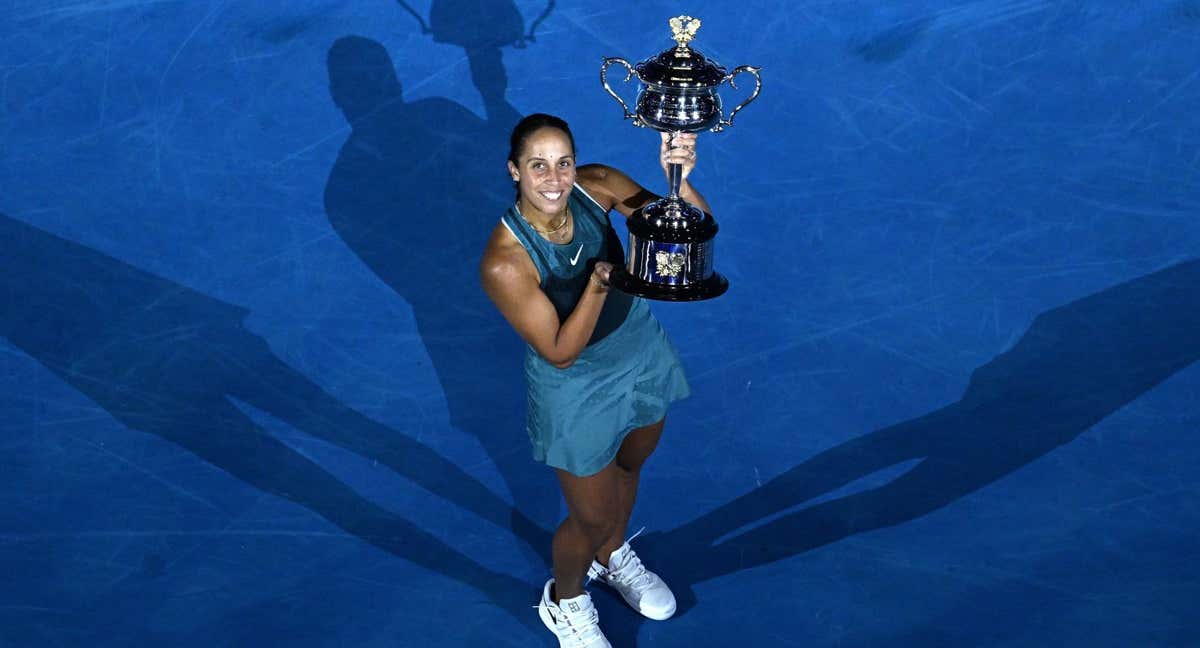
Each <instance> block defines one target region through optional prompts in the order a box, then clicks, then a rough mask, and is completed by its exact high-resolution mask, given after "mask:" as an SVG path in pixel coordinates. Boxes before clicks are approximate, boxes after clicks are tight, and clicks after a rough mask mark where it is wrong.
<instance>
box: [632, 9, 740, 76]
mask: <svg viewBox="0 0 1200 648" xmlns="http://www.w3.org/2000/svg"><path fill="white" fill-rule="evenodd" d="M699 29H700V20H699V19H698V18H692V17H691V16H678V17H675V18H672V19H671V31H672V34H673V38H674V39H675V43H676V44H675V47H672V48H671V49H668V50H664V51H662V52H660V53H659V54H658V55H656V56H652V57H650V58H648V59H646V60H644V61H641V62H640V63H638V64H637V65H636V66H634V69H635V70H637V75H638V78H639V79H640V80H641V81H642V83H651V84H654V85H660V86H666V87H668V88H711V87H714V86H718V85H720V84H721V83H722V82H723V81H724V80H725V78H726V76H727V74H726V72H725V68H723V67H721V66H720V65H718V64H717V63H716V62H715V61H713V60H712V59H710V58H708V57H706V56H705V55H703V54H701V53H700V52H699V51H698V50H695V49H692V48H691V47H688V43H689V42H691V40H692V39H693V38H695V36H696V31H697V30H699Z"/></svg>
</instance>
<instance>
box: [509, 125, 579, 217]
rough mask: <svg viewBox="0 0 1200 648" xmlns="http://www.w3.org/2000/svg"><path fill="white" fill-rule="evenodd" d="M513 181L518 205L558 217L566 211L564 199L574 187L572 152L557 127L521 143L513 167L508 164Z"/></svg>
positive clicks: (539, 132) (568, 142)
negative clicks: (521, 148)
mask: <svg viewBox="0 0 1200 648" xmlns="http://www.w3.org/2000/svg"><path fill="white" fill-rule="evenodd" d="M508 171H509V174H510V175H512V178H513V180H515V181H516V182H517V187H518V189H519V191H520V194H521V203H522V205H523V206H524V207H525V208H527V209H528V208H530V207H532V208H533V209H536V210H537V211H539V212H541V213H543V214H558V213H561V212H562V210H564V209H566V208H567V196H569V195H570V194H571V187H572V186H573V185H574V184H575V151H574V149H572V148H571V140H570V139H568V138H567V134H566V133H564V132H562V131H560V130H558V129H557V128H552V127H549V126H547V127H544V128H539V129H537V130H536V131H534V132H533V134H531V135H530V136H529V138H528V139H526V140H525V147H524V150H522V151H521V153H520V157H519V158H518V159H517V164H513V163H512V162H511V161H510V162H509V163H508Z"/></svg>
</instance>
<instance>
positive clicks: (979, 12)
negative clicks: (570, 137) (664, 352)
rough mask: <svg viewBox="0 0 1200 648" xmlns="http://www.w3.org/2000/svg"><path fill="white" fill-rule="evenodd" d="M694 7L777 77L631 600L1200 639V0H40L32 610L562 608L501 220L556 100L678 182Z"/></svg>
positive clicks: (760, 613) (893, 636)
mask: <svg viewBox="0 0 1200 648" xmlns="http://www.w3.org/2000/svg"><path fill="white" fill-rule="evenodd" d="M681 13H690V14H692V15H696V16H698V17H700V18H701V19H702V20H703V27H702V28H701V30H700V32H699V34H698V35H697V40H696V41H695V45H696V47H697V48H699V49H701V50H702V51H704V52H705V53H706V54H708V55H709V56H711V57H712V58H714V59H716V60H717V61H719V62H720V63H722V64H724V65H725V66H727V67H730V68H732V67H733V66H737V65H742V64H753V65H760V66H762V68H763V71H762V75H763V79H764V89H763V92H762V95H761V97H760V98H759V99H758V100H757V101H756V102H755V103H753V104H751V105H750V106H749V107H747V108H746V109H745V110H744V111H743V112H742V113H740V114H739V115H738V118H737V122H736V124H735V126H734V127H733V128H730V129H729V130H728V131H727V132H724V133H720V134H706V135H703V136H702V137H701V140H700V153H701V156H700V164H699V166H698V168H697V170H696V172H695V174H694V176H693V180H694V182H695V184H696V186H697V187H699V188H700V189H701V190H702V191H703V192H704V193H705V194H706V196H707V197H708V199H709V201H710V202H711V204H712V206H713V209H714V213H715V215H716V217H717V219H718V221H719V222H720V225H721V231H720V234H719V235H718V238H717V241H718V244H717V257H716V258H717V262H716V265H717V269H718V270H719V271H721V272H722V273H723V274H725V275H726V276H728V277H729V279H730V282H731V286H732V287H731V289H730V291H729V292H728V293H727V294H726V295H725V296H723V297H721V298H719V299H716V300H713V301H708V302H702V303H691V304H666V303H655V304H654V306H653V307H654V310H655V312H656V314H657V315H658V317H659V318H660V320H661V321H662V322H663V324H664V326H665V327H666V329H667V330H668V332H669V333H670V335H671V336H672V338H673V340H674V341H675V343H676V345H677V346H678V347H679V349H680V352H681V354H682V356H683V359H684V362H685V365H686V368H687V370H688V373H689V377H690V379H691V382H692V388H693V396H692V397H691V398H690V399H688V400H686V401H683V402H682V403H681V404H679V405H678V406H676V407H675V408H674V409H673V410H672V412H671V415H670V417H669V418H668V424H667V433H666V436H665V437H664V440H663V442H662V445H661V446H660V449H659V451H658V452H657V454H656V455H655V456H654V457H653V458H652V459H651V462H650V464H649V466H648V467H647V472H646V474H645V476H644V478H643V482H642V491H641V497H640V500H639V506H638V509H637V510H636V511H635V514H634V518H635V519H634V521H633V528H634V529H636V528H640V527H642V526H644V527H646V531H645V533H644V534H643V535H642V536H641V537H640V538H638V540H637V541H636V542H635V546H637V547H638V549H639V552H640V553H641V555H642V556H643V557H644V558H645V559H646V560H647V562H648V563H650V565H651V566H652V567H654V568H655V569H656V570H658V571H659V572H660V573H662V574H663V575H664V576H665V577H666V578H667V580H668V581H669V582H670V583H671V584H672V585H673V587H674V588H675V590H676V592H677V594H678V596H679V599H680V602H681V612H680V614H679V615H677V616H676V618H674V619H672V620H670V621H667V622H649V621H646V622H642V621H641V620H640V619H638V618H635V616H634V614H633V613H632V612H631V611H629V610H628V609H626V608H625V607H624V606H623V604H621V603H620V602H619V601H618V600H617V599H616V598H614V597H613V596H612V595H611V594H609V593H608V592H605V591H597V593H596V594H595V598H596V601H597V605H598V606H599V609H600V614H601V621H602V624H603V626H604V628H605V629H606V631H607V632H608V635H609V637H610V639H611V640H612V641H613V643H614V645H616V646H618V647H627V646H664V647H667V646H705V647H708V646H733V645H748V646H913V647H927V646H1002V647H1016V646H1049V645H1065V646H1089V647H1095V646H1122V647H1123V646H1196V645H1200V620H1198V619H1200V615H1198V612H1200V604H1198V603H1197V601H1200V548H1198V543H1197V536H1198V535H1200V468H1198V466H1200V439H1197V436H1196V431H1197V427H1198V426H1200V367H1197V366H1196V361H1197V359H1200V218H1198V217H1197V213H1198V211H1200V118H1197V116H1196V115H1197V109H1198V106H1200V71H1198V69H1197V66H1196V62H1197V61H1198V60H1200V2H1197V1H1196V0H1170V1H1164V2H1139V3H1128V2H1083V1H1082V0H1059V1H1049V0H964V1H959V2H947V1H945V0H938V1H934V0H906V1H903V2H895V3H878V2H858V1H849V0H846V1H838V2H833V1H825V0H801V1H798V2H794V3H779V2H768V1H766V0H744V1H742V2H736V3H733V2H715V1H706V2H702V1H700V0H697V1H696V2H692V3H690V4H689V3H676V2H665V1H659V0H651V1H644V2H636V3H635V2H622V3H596V2H582V1H572V0H561V1H559V2H554V1H553V0H551V1H550V2H543V1H540V0H539V1H534V0H520V1H519V2H515V3H513V2H511V1H510V0H477V1H467V0H463V1H461V2H452V1H449V0H447V1H442V0H432V2H431V0H412V1H411V2H408V3H401V2H396V1H393V0H378V1H372V2H353V3H351V2H332V1H327V0H294V1H292V2H287V3H265V2H215V1H199V0H196V1H186V2H178V1H177V2H170V1H163V0H159V1H153V0H140V1H137V0H10V1H9V2H6V3H5V11H4V16H5V19H4V20H2V21H0V413H2V418H0V425H2V430H3V434H2V435H0V574H3V576H0V645H3V646H22V647H24V646H34V647H43V646H47V647H48V646H176V647H191V646H197V647H198V646H282V645H291V646H356V647H358V646H362V647H367V646H434V645H436V646H473V647H475V646H489V647H490V646H553V645H555V644H554V642H553V639H552V637H551V635H550V634H549V633H548V632H547V631H546V630H545V629H544V628H543V627H542V626H541V624H540V622H539V621H538V619H537V616H536V612H535V610H533V609H532V606H533V605H534V603H535V602H536V600H537V598H538V596H539V594H540V588H541V585H542V583H543V581H544V580H545V578H546V577H547V575H548V564H547V562H546V560H547V554H548V549H549V544H548V542H549V540H548V539H549V533H550V531H551V530H552V529H553V527H554V526H555V525H556V524H557V522H558V520H559V519H560V516H561V515H562V514H563V508H562V505H561V504H560V501H559V495H558V491H557V485H556V482H555V480H554V478H553V476H552V474H551V473H550V472H549V471H548V470H546V469H545V468H544V467H542V466H540V465H538V464H535V463H534V462H533V461H532V459H531V458H530V456H529V445H528V442H527V440H526V438H525V433H524V428H523V413H524V407H525V403H524V396H523V387H522V384H521V370H520V357H521V353H522V345H521V343H520V340H519V338H517V336H516V335H515V334H514V333H513V332H511V330H510V329H509V328H508V327H507V325H506V324H505V323H504V322H503V321H502V320H501V319H500V317H499V315H498V314H497V313H496V312H495V310H494V309H493V308H492V307H491V305H490V304H489V303H488V302H487V300H486V299H485V298H484V296H483V294H482V292H481V291H480V290H479V289H478V287H477V286H478V282H477V279H476V263H477V260H478V256H479V253H480V250H481V249H482V247H483V243H484V241H485V238H486V236H487V235H488V233H489V231H490V229H491V227H492V226H493V225H494V224H495V223H496V221H497V220H498V218H499V216H500V214H501V212H502V211H503V210H504V209H505V208H506V206H507V205H508V204H509V202H510V201H511V199H512V194H511V187H510V185H509V183H508V177H507V175H506V173H505V170H504V158H505V156H506V154H507V135H508V130H509V128H510V127H511V125H512V124H513V122H514V121H515V120H516V119H517V117H518V116H519V115H520V114H524V113H528V112H537V111H541V112H552V113H557V114H561V115H563V116H564V117H566V118H567V119H568V120H569V121H570V122H571V124H572V126H573V127H574V129H575V134H576V138H577V143H578V150H579V155H580V159H581V161H582V162H587V161H603V162H607V163H609V164H613V165H615V166H618V167H620V168H622V169H624V170H626V171H627V172H629V173H630V174H631V175H633V176H634V177H635V178H637V179H639V180H640V181H641V182H642V183H643V184H645V185H646V186H648V187H649V188H651V189H653V190H656V191H662V190H663V189H664V188H665V180H664V179H663V177H662V172H661V171H660V170H659V169H658V168H657V166H656V165H657V162H656V150H657V141H656V138H657V135H656V134H655V133H653V132H651V131H645V130H638V129H635V128H632V127H631V126H630V124H629V123H628V122H624V121H622V119H621V112H620V108H619V106H617V104H616V103H615V102H613V101H612V100H611V99H610V98H609V97H608V96H607V95H605V93H604V91H603V90H602V88H601V87H600V84H599V82H598V76H599V74H598V73H599V66H600V61H601V59H602V57H604V56H623V57H626V58H629V59H631V60H638V59H641V58H645V57H647V56H650V55H652V54H656V53H657V52H659V51H660V50H662V49H665V48H667V47H668V46H670V45H671V41H670V39H669V32H668V29H667V27H666V21H667V18H669V17H670V16H673V15H677V14H681ZM613 76H616V75H615V74H614V75H613ZM635 90H636V89H635V88H634V87H633V84H630V85H628V86H622V91H624V92H626V96H627V97H629V98H632V96H633V94H634V92H635ZM746 92H747V88H746V87H745V86H744V85H742V86H741V87H740V89H739V90H733V89H726V101H727V104H728V105H732V104H733V103H734V102H736V101H740V99H741V98H742V97H744V96H745V93H746Z"/></svg>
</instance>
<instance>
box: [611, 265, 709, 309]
mask: <svg viewBox="0 0 1200 648" xmlns="http://www.w3.org/2000/svg"><path fill="white" fill-rule="evenodd" d="M608 281H609V283H610V284H612V286H613V288H616V289H617V290H620V291H621V292H623V293H629V294H630V295H636V296H638V297H645V298H646V299H654V300H657V301H703V300H705V299H713V298H714V297H720V296H721V295H723V294H725V291H726V290H729V280H728V279H726V278H725V277H723V276H721V275H720V274H718V273H716V272H714V273H712V275H711V276H709V277H708V278H707V279H705V280H704V281H700V282H697V283H690V284H685V285H670V284H659V283H651V282H649V281H642V280H641V279H638V278H637V277H634V276H633V275H631V274H629V272H628V271H626V270H625V268H623V267H621V266H617V267H614V268H613V269H612V274H610V275H609V276H608Z"/></svg>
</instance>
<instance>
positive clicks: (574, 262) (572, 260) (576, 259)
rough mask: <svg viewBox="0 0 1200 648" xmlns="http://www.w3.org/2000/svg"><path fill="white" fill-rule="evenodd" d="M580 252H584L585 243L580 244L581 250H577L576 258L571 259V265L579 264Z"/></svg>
mask: <svg viewBox="0 0 1200 648" xmlns="http://www.w3.org/2000/svg"><path fill="white" fill-rule="evenodd" d="M580 252H583V243H580V244H579V249H578V250H575V258H574V259H571V265H575V264H576V263H579V253H580Z"/></svg>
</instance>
